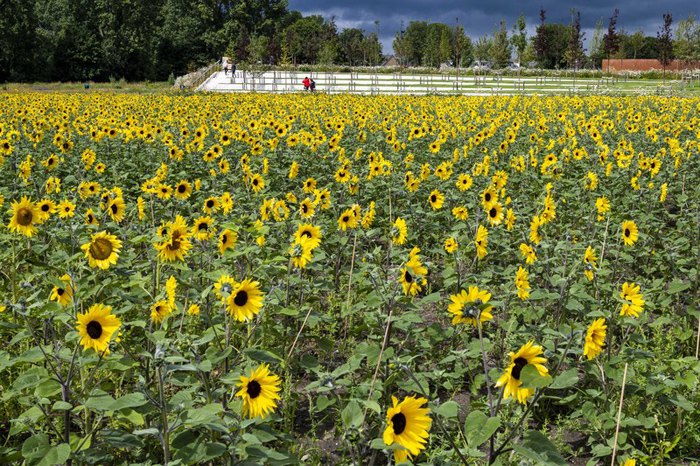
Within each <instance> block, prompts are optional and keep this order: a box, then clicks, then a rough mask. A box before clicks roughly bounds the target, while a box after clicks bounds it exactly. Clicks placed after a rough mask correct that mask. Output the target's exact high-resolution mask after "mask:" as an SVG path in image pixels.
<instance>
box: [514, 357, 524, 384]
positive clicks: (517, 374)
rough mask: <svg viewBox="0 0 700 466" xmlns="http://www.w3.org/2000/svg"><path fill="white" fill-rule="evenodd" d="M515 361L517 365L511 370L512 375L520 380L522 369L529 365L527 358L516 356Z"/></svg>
mask: <svg viewBox="0 0 700 466" xmlns="http://www.w3.org/2000/svg"><path fill="white" fill-rule="evenodd" d="M513 362H514V363H515V366H513V370H512V371H510V375H512V376H513V378H514V379H515V380H520V371H522V370H523V367H525V366H527V359H525V358H515V361H513Z"/></svg>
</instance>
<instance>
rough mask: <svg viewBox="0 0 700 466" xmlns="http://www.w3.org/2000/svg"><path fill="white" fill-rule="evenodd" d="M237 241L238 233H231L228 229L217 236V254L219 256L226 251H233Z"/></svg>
mask: <svg viewBox="0 0 700 466" xmlns="http://www.w3.org/2000/svg"><path fill="white" fill-rule="evenodd" d="M237 241H238V233H236V232H235V231H231V230H229V229H228V228H227V229H225V230H224V231H222V232H221V233H220V234H219V253H221V255H223V254H224V252H226V250H227V249H233V247H234V246H236V242H237Z"/></svg>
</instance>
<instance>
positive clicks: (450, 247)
mask: <svg viewBox="0 0 700 466" xmlns="http://www.w3.org/2000/svg"><path fill="white" fill-rule="evenodd" d="M444 246H445V251H447V253H448V254H452V253H453V252H455V251H456V250H457V248H459V243H458V242H457V240H456V239H455V238H454V237H452V236H450V237H449V238H447V239H446V240H445V245H444Z"/></svg>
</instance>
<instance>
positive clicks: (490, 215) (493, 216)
mask: <svg viewBox="0 0 700 466" xmlns="http://www.w3.org/2000/svg"><path fill="white" fill-rule="evenodd" d="M497 215H498V210H496V208H495V207H492V208H491V210H489V217H491V218H496V216H497Z"/></svg>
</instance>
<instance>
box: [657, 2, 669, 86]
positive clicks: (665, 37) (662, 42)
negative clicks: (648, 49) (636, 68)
mask: <svg viewBox="0 0 700 466" xmlns="http://www.w3.org/2000/svg"><path fill="white" fill-rule="evenodd" d="M663 18H664V23H663V25H662V26H661V29H659V32H658V33H657V34H656V48H657V50H658V51H659V62H660V63H661V66H662V67H663V69H664V84H666V67H667V66H668V65H670V64H671V62H672V61H673V38H672V32H671V24H673V16H671V13H664V16H663Z"/></svg>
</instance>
